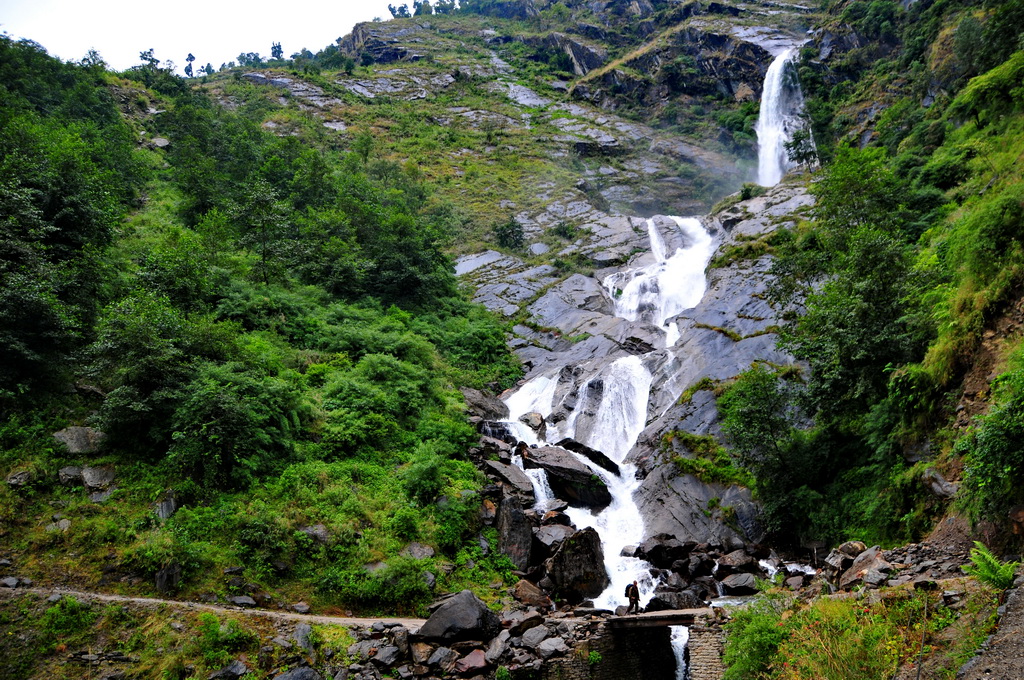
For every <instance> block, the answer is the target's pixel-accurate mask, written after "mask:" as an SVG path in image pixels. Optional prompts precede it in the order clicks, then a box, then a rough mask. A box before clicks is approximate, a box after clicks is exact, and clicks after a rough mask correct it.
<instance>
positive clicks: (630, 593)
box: [626, 581, 640, 614]
mask: <svg viewBox="0 0 1024 680" xmlns="http://www.w3.org/2000/svg"><path fill="white" fill-rule="evenodd" d="M626 597H627V598H629V607H627V608H626V613H627V614H629V613H630V612H631V611H632V612H633V613H634V614H639V613H640V588H639V586H637V584H636V581H633V582H632V583H630V584H629V585H628V586H626Z"/></svg>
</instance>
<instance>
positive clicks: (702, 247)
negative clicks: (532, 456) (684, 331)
mask: <svg viewBox="0 0 1024 680" xmlns="http://www.w3.org/2000/svg"><path fill="white" fill-rule="evenodd" d="M672 219H673V220H674V221H675V223H676V224H677V225H678V226H679V229H680V231H682V232H683V234H685V236H686V237H687V239H688V240H689V241H690V242H691V245H689V246H688V247H686V248H677V249H676V252H675V253H673V254H672V255H671V257H668V256H667V254H666V248H665V241H664V239H662V237H661V234H660V233H659V232H658V229H657V227H656V226H655V224H654V220H653V219H650V220H647V233H648V235H649V236H650V241H651V252H652V254H653V255H654V260H655V261H654V264H651V265H648V266H646V267H643V268H641V269H632V270H627V271H624V272H616V273H614V274H612V275H611V276H608V277H607V278H605V280H604V286H605V288H606V289H607V290H608V293H609V295H611V297H612V299H613V300H614V301H615V314H616V315H617V316H620V317H622V318H623V319H629V320H630V321H643V322H646V323H650V324H651V325H654V326H657V327H658V328H660V329H662V330H663V331H665V336H666V337H665V346H666V347H671V346H673V345H675V343H676V341H677V340H678V339H679V330H678V328H677V327H676V324H674V323H671V324H666V320H667V319H670V318H672V317H673V316H676V315H677V314H679V313H680V312H682V311H683V310H685V309H690V308H691V307H694V306H696V304H697V303H698V302H700V300H701V298H702V297H704V292H705V290H706V289H707V279H706V278H705V276H704V269H705V267H707V264H708V261H709V260H710V259H711V255H712V253H713V251H714V246H713V243H712V240H711V235H710V234H708V232H707V231H706V230H705V229H704V228H703V227H702V226H701V223H700V220H698V219H696V218H693V217H673V218H672ZM595 448H596V447H595Z"/></svg>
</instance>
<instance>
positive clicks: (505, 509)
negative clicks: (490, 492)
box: [498, 496, 533, 570]
mask: <svg viewBox="0 0 1024 680" xmlns="http://www.w3.org/2000/svg"><path fill="white" fill-rule="evenodd" d="M532 544H533V530H532V527H531V526H530V521H529V520H528V519H527V517H526V513H525V512H523V504H522V503H520V502H519V499H518V498H517V497H516V496H505V498H503V499H502V501H501V507H500V508H499V509H498V550H500V551H501V552H502V553H503V554H504V555H506V556H507V557H508V558H509V560H511V561H512V564H514V565H515V566H516V569H520V570H523V569H526V568H527V567H529V566H530V551H531V549H532Z"/></svg>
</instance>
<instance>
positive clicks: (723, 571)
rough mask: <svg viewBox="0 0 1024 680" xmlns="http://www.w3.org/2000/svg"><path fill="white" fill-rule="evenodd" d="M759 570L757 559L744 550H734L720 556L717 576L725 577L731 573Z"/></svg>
mask: <svg viewBox="0 0 1024 680" xmlns="http://www.w3.org/2000/svg"><path fill="white" fill-rule="evenodd" d="M757 571H759V569H758V564H757V561H756V560H755V559H754V558H753V557H751V556H750V555H748V554H747V553H746V552H745V551H743V550H734V551H732V552H731V553H729V554H727V555H723V556H722V557H719V558H718V570H717V571H715V576H718V577H720V578H724V577H726V576H729V575H730V574H740V573H750V574H753V573H756V572H757Z"/></svg>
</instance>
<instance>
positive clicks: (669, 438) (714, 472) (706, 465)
mask: <svg viewBox="0 0 1024 680" xmlns="http://www.w3.org/2000/svg"><path fill="white" fill-rule="evenodd" d="M661 445H662V449H663V450H666V451H672V450H674V448H675V447H677V446H682V447H683V448H685V449H686V450H687V451H688V452H689V453H690V456H684V455H673V456H672V462H673V463H674V464H675V466H676V469H678V470H679V472H680V474H690V475H693V476H694V477H696V478H697V479H699V480H701V481H703V482H707V483H709V484H740V485H742V486H752V484H753V478H752V477H751V476H750V474H748V473H747V472H746V471H745V470H744V469H742V468H740V467H738V466H737V465H736V464H735V462H734V461H733V458H732V456H730V455H729V452H728V451H726V449H725V448H724V447H723V446H721V445H720V444H719V443H718V442H717V441H715V438H714V437H712V436H711V435H696V434H692V433H690V432H684V431H681V430H676V431H673V432H668V433H666V434H665V435H664V436H663V437H662V440H661Z"/></svg>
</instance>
